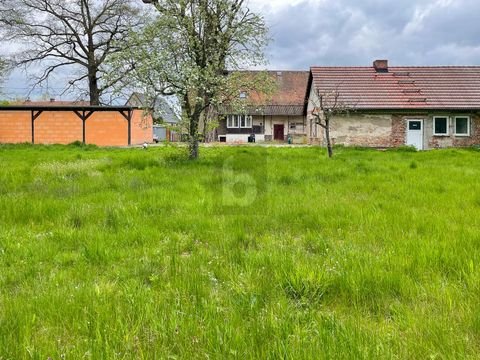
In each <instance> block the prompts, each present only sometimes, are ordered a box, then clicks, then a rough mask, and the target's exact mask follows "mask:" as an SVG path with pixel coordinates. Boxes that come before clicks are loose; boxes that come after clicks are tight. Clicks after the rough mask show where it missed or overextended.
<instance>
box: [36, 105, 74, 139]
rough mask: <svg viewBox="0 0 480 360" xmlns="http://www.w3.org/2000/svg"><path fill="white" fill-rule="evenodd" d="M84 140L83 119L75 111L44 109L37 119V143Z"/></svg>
mask: <svg viewBox="0 0 480 360" xmlns="http://www.w3.org/2000/svg"><path fill="white" fill-rule="evenodd" d="M74 141H82V120H80V118H79V117H78V116H77V115H75V113H74V112H73V111H52V112H47V111H44V112H43V113H41V114H40V116H39V117H38V118H37V119H36V120H35V144H70V143H72V142H74Z"/></svg>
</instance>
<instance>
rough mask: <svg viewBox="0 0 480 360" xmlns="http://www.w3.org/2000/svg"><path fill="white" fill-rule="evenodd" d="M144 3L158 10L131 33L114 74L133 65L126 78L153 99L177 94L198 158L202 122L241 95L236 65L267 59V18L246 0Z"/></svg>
mask: <svg viewBox="0 0 480 360" xmlns="http://www.w3.org/2000/svg"><path fill="white" fill-rule="evenodd" d="M143 2H145V3H151V4H152V5H153V6H154V7H155V8H156V10H157V14H156V16H155V17H154V18H153V19H152V21H151V23H150V24H149V25H148V26H147V27H146V28H144V29H143V30H142V31H140V32H136V33H133V34H131V35H130V39H129V47H128V52H126V53H123V54H121V55H120V56H116V57H115V61H114V62H113V63H114V65H115V67H116V68H117V70H116V71H115V73H124V72H125V71H124V70H125V69H133V71H131V72H129V73H128V76H126V77H125V79H124V80H125V81H127V83H129V84H136V85H137V86H138V87H141V88H142V89H141V91H142V92H144V93H146V94H147V95H148V96H149V97H151V98H155V97H156V96H159V95H160V96H164V95H175V96H177V97H178V100H179V103H180V105H181V107H182V112H183V118H184V120H185V123H186V127H187V129H188V136H189V155H190V158H192V159H196V158H197V157H198V143H199V133H200V132H201V131H200V127H199V125H200V124H201V123H202V121H203V120H204V119H205V118H206V117H207V114H208V113H210V114H211V113H212V112H211V110H212V109H218V108H219V107H220V106H222V105H223V104H224V103H225V101H227V98H228V95H229V94H232V93H236V94H237V97H238V94H239V87H238V85H239V82H240V80H239V79H241V78H242V76H241V73H236V72H235V70H240V69H246V68H248V67H251V66H259V65H261V64H265V58H264V48H265V46H266V45H267V42H268V38H267V34H268V31H267V28H266V25H265V22H264V19H263V18H262V17H261V16H260V15H257V14H255V13H253V12H251V11H250V10H249V9H248V8H247V7H246V6H245V3H244V0H143ZM227 69H229V70H230V71H229V72H227V71H226V70H227ZM227 75H228V76H227ZM245 80H248V77H245V76H244V77H243V80H242V81H243V82H244V84H243V85H244V87H248V86H247V84H245ZM257 83H258V82H257ZM235 86H237V87H235Z"/></svg>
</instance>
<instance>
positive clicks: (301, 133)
mask: <svg viewBox="0 0 480 360" xmlns="http://www.w3.org/2000/svg"><path fill="white" fill-rule="evenodd" d="M264 73H265V72H263V71H262V72H255V71H250V72H246V74H247V75H252V74H253V75H254V76H255V74H264ZM266 75H267V76H268V77H270V78H271V80H272V83H273V84H274V85H275V90H274V91H273V93H272V94H269V95H268V96H265V95H264V94H261V93H258V92H255V91H243V90H242V89H239V93H238V97H239V98H240V99H244V101H245V103H246V104H248V105H246V106H245V108H244V109H243V110H242V111H238V110H237V111H233V110H228V107H227V108H225V109H222V111H221V116H220V120H219V126H218V128H217V129H216V139H217V140H218V141H220V142H227V143H246V142H248V141H249V138H252V134H253V135H254V137H255V141H256V142H262V141H279V142H287V141H291V142H296V143H306V142H307V140H308V133H309V131H308V129H307V118H306V109H307V107H306V104H307V95H308V94H307V85H308V79H309V76H310V72H309V71H268V72H267V73H266Z"/></svg>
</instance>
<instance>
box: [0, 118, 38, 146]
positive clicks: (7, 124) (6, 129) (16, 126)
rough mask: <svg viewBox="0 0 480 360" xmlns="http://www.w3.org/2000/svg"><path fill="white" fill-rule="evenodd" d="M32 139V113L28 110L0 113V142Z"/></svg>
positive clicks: (13, 142)
mask: <svg viewBox="0 0 480 360" xmlns="http://www.w3.org/2000/svg"><path fill="white" fill-rule="evenodd" d="M31 141H32V115H31V112H30V111H2V112H1V113H0V143H10V144H15V143H23V142H31Z"/></svg>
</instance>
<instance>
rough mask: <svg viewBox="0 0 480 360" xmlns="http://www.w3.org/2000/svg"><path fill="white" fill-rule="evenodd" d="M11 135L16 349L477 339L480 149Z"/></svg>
mask: <svg viewBox="0 0 480 360" xmlns="http://www.w3.org/2000/svg"><path fill="white" fill-rule="evenodd" d="M183 152H184V150H183V149H178V148H175V147H161V148H150V149H148V150H146V151H145V150H141V149H97V148H94V147H78V146H77V147H75V146H51V147H41V146H39V147H33V146H28V145H19V146H0V359H2V360H6V359H24V358H26V359H30V358H32V359H47V358H51V359H143V358H144V359H153V358H158V359H164V358H171V359H206V358H215V359H220V358H221V359H224V358H240V359H278V358H290V359H302V358H306V359H307V358H308V359H322V358H325V359H332V358H335V359H360V358H364V359H373V358H378V359H391V358H395V359H398V358H399V359H461V358H472V359H473V358H478V357H479V354H480V262H479V260H480V151H477V150H441V151H430V152H418V153H417V152H411V151H406V150H403V151H400V150H397V151H386V152H379V151H375V150H359V149H342V148H340V149H337V152H336V155H335V158H334V159H332V160H329V159H327V158H326V157H325V151H324V150H323V149H318V148H259V147H235V148H231V147H223V148H204V149H202V158H201V159H200V160H199V161H197V162H189V161H188V160H185V158H184V156H183Z"/></svg>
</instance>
